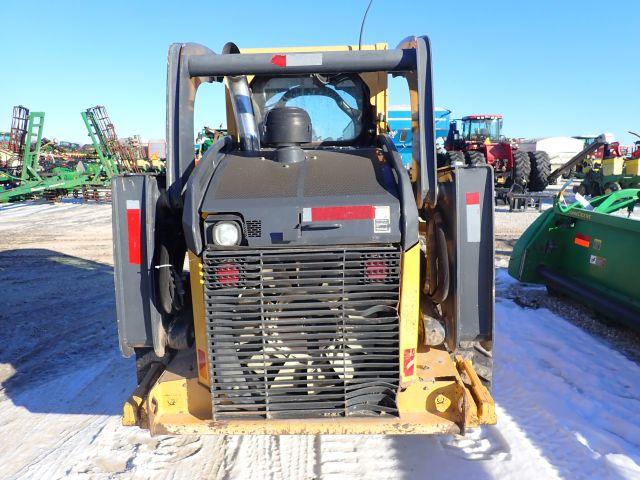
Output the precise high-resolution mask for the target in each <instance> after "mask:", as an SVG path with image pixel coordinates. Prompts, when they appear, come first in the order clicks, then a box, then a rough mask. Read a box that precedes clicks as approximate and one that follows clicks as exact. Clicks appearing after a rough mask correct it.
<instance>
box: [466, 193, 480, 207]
mask: <svg viewBox="0 0 640 480" xmlns="http://www.w3.org/2000/svg"><path fill="white" fill-rule="evenodd" d="M467 205H480V192H468V193H467Z"/></svg>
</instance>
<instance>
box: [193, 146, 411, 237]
mask: <svg viewBox="0 0 640 480" xmlns="http://www.w3.org/2000/svg"><path fill="white" fill-rule="evenodd" d="M306 156H307V159H306V160H305V161H303V162H300V163H296V164H291V165H284V164H282V163H279V162H276V161H274V160H273V158H274V155H273V152H272V151H268V152H264V151H263V152H234V153H231V154H227V155H226V156H225V157H224V159H223V160H222V162H221V163H220V165H219V167H218V168H217V169H216V171H215V174H214V176H213V179H212V181H211V183H210V185H209V187H208V189H207V192H206V194H205V197H204V201H203V203H202V208H201V213H202V214H204V215H205V216H207V215H211V214H238V215H239V216H241V218H242V219H243V223H244V230H245V231H244V233H245V238H246V240H247V244H248V245H249V246H255V247H261V246H276V245H278V246H281V245H336V244H338V245H339V244H363V243H395V242H400V240H401V233H400V218H401V217H400V215H401V214H400V201H399V200H398V198H399V196H398V188H397V180H396V176H395V174H394V172H393V170H392V169H391V167H390V165H388V164H387V162H386V161H385V159H384V157H383V156H382V154H381V152H380V151H379V150H377V149H375V148H367V149H358V150H353V149H350V150H339V149H335V150H307V151H306Z"/></svg>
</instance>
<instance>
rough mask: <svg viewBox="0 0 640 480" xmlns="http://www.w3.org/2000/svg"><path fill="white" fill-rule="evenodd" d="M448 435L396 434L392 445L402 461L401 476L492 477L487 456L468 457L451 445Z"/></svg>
mask: <svg viewBox="0 0 640 480" xmlns="http://www.w3.org/2000/svg"><path fill="white" fill-rule="evenodd" d="M447 438H449V437H448V436H444V437H441V436H436V435H398V436H394V437H393V438H392V443H391V446H392V448H393V450H394V457H395V459H396V461H397V463H398V468H399V472H398V473H399V475H398V478H401V479H406V480H414V479H419V478H429V479H430V480H431V479H433V480H437V479H443V480H446V479H451V478H473V479H476V480H483V479H489V478H492V476H491V475H490V474H489V472H488V471H487V469H486V468H485V462H483V461H482V460H484V459H480V460H476V459H473V460H472V459H470V458H466V457H465V455H464V452H462V451H461V450H459V449H456V448H454V447H449V446H447V442H446V439H447ZM427 472H428V473H427Z"/></svg>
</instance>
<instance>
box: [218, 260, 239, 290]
mask: <svg viewBox="0 0 640 480" xmlns="http://www.w3.org/2000/svg"><path fill="white" fill-rule="evenodd" d="M216 280H218V283H221V284H222V285H236V284H238V283H239V282H240V269H239V268H238V266H237V265H236V264H234V263H223V264H221V265H219V266H218V267H217V268H216Z"/></svg>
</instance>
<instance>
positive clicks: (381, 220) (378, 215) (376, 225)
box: [373, 205, 391, 233]
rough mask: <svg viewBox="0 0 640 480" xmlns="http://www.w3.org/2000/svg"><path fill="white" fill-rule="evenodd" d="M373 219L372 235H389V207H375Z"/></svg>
mask: <svg viewBox="0 0 640 480" xmlns="http://www.w3.org/2000/svg"><path fill="white" fill-rule="evenodd" d="M373 208H375V216H374V219H373V233H391V207H389V205H383V206H380V207H378V206H376V207H373Z"/></svg>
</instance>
